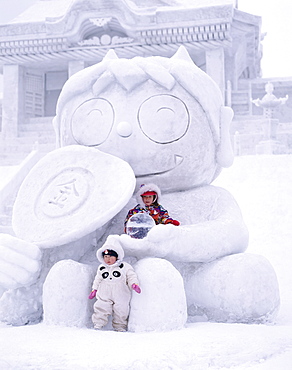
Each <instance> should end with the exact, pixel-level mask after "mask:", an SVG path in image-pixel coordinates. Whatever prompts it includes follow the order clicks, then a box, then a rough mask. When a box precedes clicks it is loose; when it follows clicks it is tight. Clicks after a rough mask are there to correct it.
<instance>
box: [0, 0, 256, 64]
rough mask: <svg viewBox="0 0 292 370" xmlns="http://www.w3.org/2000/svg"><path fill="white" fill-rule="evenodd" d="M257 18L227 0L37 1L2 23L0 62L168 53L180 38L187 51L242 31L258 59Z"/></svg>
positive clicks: (227, 41)
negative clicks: (112, 54) (110, 53)
mask: <svg viewBox="0 0 292 370" xmlns="http://www.w3.org/2000/svg"><path fill="white" fill-rule="evenodd" d="M260 24H261V19H260V17H257V16H253V15H250V14H247V13H244V12H241V11H239V10H238V9H236V8H235V7H234V1H233V0H143V2H141V1H140V0H39V1H37V2H36V3H35V4H34V5H33V6H31V7H30V8H29V9H27V10H26V11H25V12H24V13H22V14H20V15H19V16H18V17H17V18H15V19H13V20H12V21H11V22H10V23H8V24H6V25H0V65H3V64H4V63H6V64H9V63H13V64H15V63H16V64H23V65H26V66H34V65H38V66H40V63H41V66H42V67H43V68H48V66H49V65H51V66H53V65H54V63H55V64H57V65H59V66H60V65H62V64H63V65H64V67H65V66H66V65H67V63H68V61H69V60H86V61H88V62H89V63H96V62H98V61H100V60H101V59H102V58H103V56H104V55H105V54H106V52H107V51H108V49H110V48H114V49H115V51H116V53H117V55H118V56H119V57H126V58H131V57H133V56H136V55H143V56H148V55H162V56H172V55H173V54H174V53H175V51H176V50H177V48H178V47H179V46H180V45H181V44H184V45H185V46H186V48H187V49H188V51H189V53H190V55H191V57H192V58H193V59H194V58H195V56H196V55H199V54H200V53H202V51H206V50H212V49H216V48H218V47H224V48H229V49H230V50H231V49H232V40H233V38H234V37H235V36H236V37H237V39H238V38H240V37H244V36H246V37H247V38H248V40H249V41H248V42H249V44H250V45H251V50H249V61H250V62H251V63H254V61H255V59H257V58H258V47H259V38H260Z"/></svg>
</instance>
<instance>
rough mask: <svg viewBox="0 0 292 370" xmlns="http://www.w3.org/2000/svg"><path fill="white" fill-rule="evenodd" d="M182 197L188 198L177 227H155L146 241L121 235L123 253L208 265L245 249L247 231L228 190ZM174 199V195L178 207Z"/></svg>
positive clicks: (206, 190) (200, 191)
mask: <svg viewBox="0 0 292 370" xmlns="http://www.w3.org/2000/svg"><path fill="white" fill-rule="evenodd" d="M183 196H184V197H188V198H189V201H188V215H187V217H186V218H185V220H182V224H181V226H180V227H175V226H173V225H156V226H154V227H153V228H152V229H151V230H150V231H149V233H148V235H147V237H146V238H144V239H140V240H137V239H132V238H131V237H129V236H128V235H121V236H120V242H121V243H122V245H123V248H124V250H125V253H126V254H128V255H133V256H135V257H137V258H143V257H159V258H166V259H168V260H170V261H179V262H185V261H186V260H187V261H188V262H209V261H212V260H215V259H216V258H219V257H222V256H226V255H229V254H233V253H239V252H243V251H244V250H245V249H246V247H247V244H248V231H247V228H246V226H245V224H244V222H243V219H242V215H241V211H240V209H239V207H238V205H237V203H236V201H235V200H234V198H233V197H232V196H231V194H230V193H229V192H228V191H226V190H224V189H222V188H216V187H214V186H205V187H201V188H198V189H193V190H192V191H189V192H187V194H185V195H183ZM178 198H179V197H178V196H176V199H177V201H178V204H179V203H180V200H179V199H178ZM186 223H187V224H186Z"/></svg>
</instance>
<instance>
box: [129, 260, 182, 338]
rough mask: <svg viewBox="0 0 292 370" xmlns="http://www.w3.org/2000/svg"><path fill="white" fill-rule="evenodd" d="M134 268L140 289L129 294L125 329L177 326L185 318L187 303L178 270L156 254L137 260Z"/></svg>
mask: <svg viewBox="0 0 292 370" xmlns="http://www.w3.org/2000/svg"><path fill="white" fill-rule="evenodd" d="M135 271H136V273H137V275H138V277H139V281H140V284H141V289H142V293H141V294H135V295H133V297H132V301H131V311H130V317H129V325H128V330H129V331H134V332H140V331H152V330H159V331H160V330H161V331H162V330H163V331H164V330H174V329H181V328H182V327H183V326H184V325H185V323H186V320H187V305H186V297H185V290H184V285H183V279H182V277H181V275H180V273H179V272H178V271H177V270H176V269H175V268H174V267H173V265H172V264H171V263H170V262H168V261H166V260H163V259H160V258H145V259H143V260H140V261H139V262H137V264H136V265H135Z"/></svg>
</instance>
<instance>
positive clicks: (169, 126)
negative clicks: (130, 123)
mask: <svg viewBox="0 0 292 370" xmlns="http://www.w3.org/2000/svg"><path fill="white" fill-rule="evenodd" d="M138 122H139V125H140V128H141V130H142V132H143V133H144V134H145V135H146V136H147V137H148V138H149V139H150V140H152V141H154V142H156V143H159V144H168V143H171V142H173V141H177V140H179V139H181V138H182V137H183V136H184V135H185V134H186V132H187V130H188V127H189V124H190V116H189V111H188V109H187V106H186V105H185V103H184V102H183V101H182V100H181V99H179V98H177V97H176V96H173V95H166V94H159V95H154V96H152V97H150V98H148V99H147V100H145V101H144V102H143V103H142V104H141V106H140V108H139V111H138Z"/></svg>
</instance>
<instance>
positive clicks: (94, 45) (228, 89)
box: [0, 0, 261, 137]
mask: <svg viewBox="0 0 292 370" xmlns="http://www.w3.org/2000/svg"><path fill="white" fill-rule="evenodd" d="M260 42H261V18H260V17H258V16H254V15H251V14H247V13H244V12H242V11H240V10H238V9H237V6H236V2H235V1H233V0H208V1H204V2H202V1H190V0H167V1H166V0H163V1H162V0H144V1H143V2H140V1H138V0H118V1H117V0H39V1H37V2H36V3H35V4H34V5H33V6H31V7H30V8H28V9H27V10H26V11H25V12H24V13H22V14H20V15H19V16H18V17H17V18H15V19H14V20H12V21H11V22H10V23H8V24H5V25H1V26H0V66H1V67H0V68H1V72H2V73H3V80H4V84H3V86H4V98H3V118H2V132H3V135H4V136H6V137H11V136H12V137H13V136H17V135H18V132H19V131H21V126H22V125H24V124H28V123H29V122H31V123H33V122H34V120H33V118H35V117H52V116H54V115H55V108H56V102H57V99H58V96H59V93H60V91H61V89H62V86H63V84H64V83H65V81H66V80H67V79H68V77H70V76H71V75H72V74H74V73H75V72H77V71H78V70H80V69H83V68H85V67H87V66H90V65H92V64H95V63H97V62H99V61H100V60H101V59H102V58H103V57H104V55H105V54H106V52H107V51H108V50H109V49H114V50H115V52H116V54H117V55H118V56H119V57H120V58H132V57H134V56H137V55H139V56H149V55H161V56H164V57H165V56H166V57H171V56H172V55H173V54H174V53H175V52H176V50H177V49H178V47H179V46H180V45H182V44H183V45H184V46H185V47H186V48H187V50H188V52H189V54H190V55H191V57H192V59H193V61H194V62H195V63H196V64H197V65H198V66H199V67H200V68H202V69H203V70H204V71H206V72H207V73H208V74H209V75H210V76H211V77H212V78H213V79H214V80H215V81H216V82H217V83H218V85H219V87H220V88H221V90H222V93H223V94H224V96H225V97H226V100H227V103H229V104H232V94H233V92H236V91H237V89H238V84H239V82H240V80H242V79H244V80H246V79H251V78H256V77H258V76H260V60H261V44H260ZM23 97H24V99H23ZM38 122H40V121H38ZM43 122H44V120H43Z"/></svg>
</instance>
